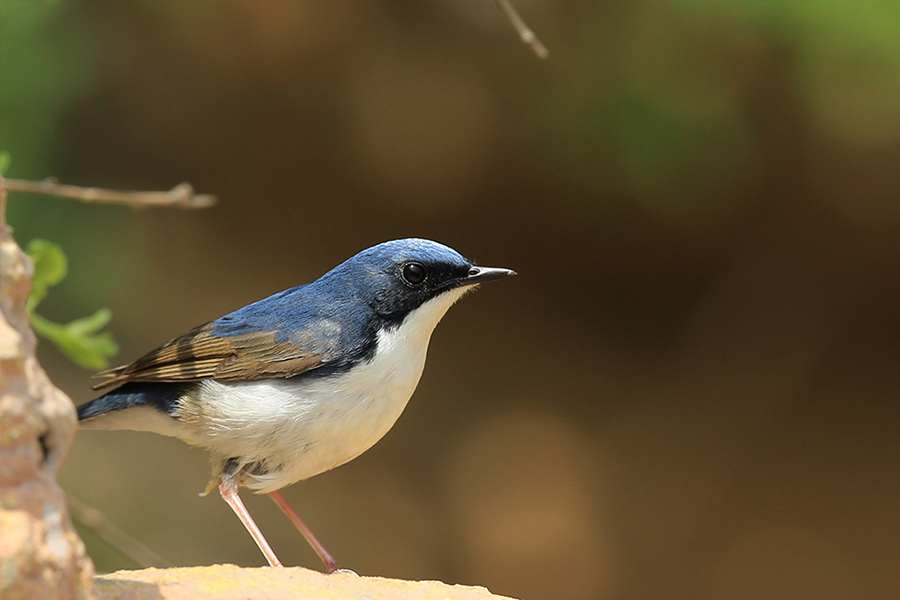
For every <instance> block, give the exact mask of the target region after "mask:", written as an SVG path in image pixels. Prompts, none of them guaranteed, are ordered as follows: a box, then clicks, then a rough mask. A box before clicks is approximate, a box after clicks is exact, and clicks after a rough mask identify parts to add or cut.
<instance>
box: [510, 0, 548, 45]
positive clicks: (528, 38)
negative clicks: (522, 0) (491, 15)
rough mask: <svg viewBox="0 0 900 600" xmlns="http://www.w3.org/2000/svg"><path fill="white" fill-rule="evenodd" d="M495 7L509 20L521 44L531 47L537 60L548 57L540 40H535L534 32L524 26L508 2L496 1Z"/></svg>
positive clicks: (523, 22)
mask: <svg viewBox="0 0 900 600" xmlns="http://www.w3.org/2000/svg"><path fill="white" fill-rule="evenodd" d="M497 6H499V7H500V10H502V11H503V14H505V15H506V18H507V19H509V22H510V23H511V24H512V26H513V27H514V28H515V30H516V31H517V32H518V34H519V39H521V40H522V43H523V44H528V45H529V46H531V49H532V50H534V53H535V54H537V55H538V58H547V57H548V56H550V52H549V51H548V50H547V48H546V47H545V46H544V45H543V44H542V43H541V40H539V39H537V36H536V35H534V32H533V31H531V30H530V29H529V28H528V25H526V24H525V21H523V20H522V17H520V16H519V13H518V12H516V9H515V8H513V5H512V4H510V3H509V0H497Z"/></svg>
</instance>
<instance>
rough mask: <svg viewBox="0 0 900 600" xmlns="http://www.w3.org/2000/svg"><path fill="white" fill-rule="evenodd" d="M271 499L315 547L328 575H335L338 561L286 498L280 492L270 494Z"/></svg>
mask: <svg viewBox="0 0 900 600" xmlns="http://www.w3.org/2000/svg"><path fill="white" fill-rule="evenodd" d="M269 498H271V499H272V500H273V501H274V502H275V504H277V505H278V508H280V509H281V510H282V512H284V515H285V516H286V517H287V518H288V519H290V521H291V523H293V524H294V526H295V527H296V528H297V529H299V530H300V533H302V534H303V537H304V538H306V541H307V542H309V545H310V546H312V547H313V550H315V551H316V554H318V555H319V558H321V559H322V563H324V565H325V572H326V573H334V572H335V571H337V570H338V569H339V567H338V564H337V561H335V560H334V557H333V556H331V554H330V553H329V552H328V550H326V549H325V546H323V545H322V542H320V541H319V540H318V538H316V536H315V535H313V532H312V531H311V530H310V528H309V527H307V526H306V523H304V522H303V520H302V519H301V518H300V515H298V514H297V513H296V512H295V511H294V509H293V508H291V505H290V504H288V503H287V500H285V499H284V496H282V495H281V493H279V492H269Z"/></svg>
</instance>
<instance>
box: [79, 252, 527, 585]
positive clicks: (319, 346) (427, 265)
mask: <svg viewBox="0 0 900 600" xmlns="http://www.w3.org/2000/svg"><path fill="white" fill-rule="evenodd" d="M510 275H515V272H514V271H511V270H509V269H500V268H491V267H479V266H475V265H474V264H473V263H472V261H470V260H467V259H465V258H463V257H462V256H461V255H460V254H459V253H458V252H456V251H455V250H453V249H452V248H449V247H447V246H444V245H443V244H439V243H437V242H432V241H429V240H422V239H403V240H394V241H391V242H385V243H382V244H378V245H377V246H373V247H371V248H368V249H367V250H363V251H362V252H360V253H359V254H357V255H356V256H354V257H353V258H351V259H349V260H347V261H345V262H344V263H342V264H340V265H338V266H337V267H335V268H334V269H332V270H331V271H329V272H328V273H326V274H325V275H323V276H322V277H320V278H319V279H317V280H316V281H314V282H312V283H308V284H306V285H301V286H298V287H295V288H291V289H289V290H285V291H283V292H280V293H278V294H275V295H274V296H270V297H268V298H266V299H264V300H260V301H259V302H254V303H253V304H250V305H248V306H245V307H244V308H241V309H239V310H236V311H234V312H233V313H231V314H228V315H225V316H224V317H222V318H220V319H217V320H215V321H212V322H210V323H207V324H206V325H201V326H200V327H197V328H195V329H192V330H191V331H189V332H187V333H186V334H184V335H182V336H181V337H179V338H176V339H174V340H172V341H170V342H169V343H167V344H164V345H163V346H161V347H160V348H158V349H156V350H154V351H152V352H150V353H148V354H146V355H144V356H143V357H141V358H139V359H138V360H136V361H134V362H133V363H131V364H130V365H126V366H123V367H118V368H115V369H111V370H109V371H105V372H103V373H101V374H100V375H101V376H103V377H106V381H103V382H102V383H100V384H98V385H96V386H94V389H102V388H106V387H110V386H119V387H117V388H116V389H114V390H112V391H110V392H107V393H106V394H105V395H103V396H101V397H99V398H97V399H96V400H93V401H91V402H88V403H87V404H83V405H81V406H79V407H78V420H79V421H80V422H81V426H82V427H84V428H91V429H131V430H137V431H152V432H155V433H159V434H162V435H168V436H173V437H177V438H179V439H182V440H184V441H185V442H187V443H189V444H192V445H195V446H202V447H204V448H206V449H208V450H209V452H210V461H211V463H212V479H211V481H210V484H209V486H207V489H206V493H208V492H209V491H211V490H212V489H213V488H214V487H216V486H218V488H219V493H220V494H221V495H222V498H223V499H224V500H225V502H227V503H228V505H229V506H231V508H232V509H233V510H234V512H235V514H237V516H238V518H240V520H241V522H242V523H243V524H244V527H246V528H247V531H249V532H250V535H251V536H252V537H253V539H254V541H255V542H256V544H257V545H258V546H259V549H260V550H261V551H262V553H263V554H264V555H265V557H266V559H267V560H268V561H269V564H270V565H272V566H281V561H279V560H278V557H277V556H275V553H274V552H273V551H272V547H271V546H270V545H269V543H268V541H266V539H265V537H264V536H263V534H262V532H261V531H260V530H259V528H258V527H257V525H256V523H255V522H254V521H253V519H252V517H251V516H250V513H249V512H247V509H246V508H245V507H244V504H243V502H242V501H241V499H240V497H239V496H238V488H239V487H240V486H245V487H248V488H250V489H252V490H255V491H256V492H257V493H266V494H268V495H269V496H270V497H271V498H272V500H274V501H275V503H276V504H277V505H278V506H279V507H280V508H281V509H282V511H283V512H284V513H285V515H286V516H287V517H288V518H289V519H290V520H291V522H292V523H294V525H295V526H297V528H298V529H299V530H300V532H301V533H302V534H303V536H304V537H305V538H306V540H307V541H308V542H309V543H310V545H311V546H312V547H313V548H314V549H315V551H316V553H317V554H318V555H319V557H320V558H321V559H322V562H323V563H324V565H325V570H326V572H328V573H332V572H334V571H336V570H338V565H337V563H336V562H335V560H334V558H333V557H332V556H331V554H329V553H328V551H327V550H325V548H324V547H323V546H322V544H321V543H320V542H319V541H318V540H317V539H316V537H315V536H314V535H313V534H312V532H311V531H310V530H309V528H308V527H307V526H306V525H305V524H304V523H303V521H302V520H301V519H300V517H299V516H298V515H297V513H296V512H294V510H293V509H292V508H291V507H290V506H289V505H288V504H287V502H286V501H285V499H284V497H283V496H282V495H281V494H280V493H279V492H278V490H280V489H281V488H283V487H285V486H288V485H290V484H292V483H296V482H298V481H301V480H303V479H307V478H309V477H312V476H313V475H318V474H319V473H323V472H325V471H328V470H329V469H333V468H335V467H337V466H340V465H342V464H344V463H346V462H348V461H350V460H353V459H354V458H356V457H357V456H359V455H360V454H362V453H363V452H365V451H366V450H368V449H369V448H371V447H372V445H373V444H375V442H377V441H378V440H379V439H381V438H382V436H384V434H386V433H387V432H388V430H389V429H390V428H391V427H392V426H393V425H394V423H395V422H396V420H397V418H398V417H399V416H400V413H401V412H403V409H404V408H405V407H406V404H407V402H408V401H409V398H410V396H412V394H413V392H414V391H415V389H416V385H417V384H418V383H419V377H420V376H421V374H422V369H423V367H424V366H425V354H426V352H427V350H428V342H429V340H430V339H431V333H432V331H434V328H435V327H436V326H437V324H438V322H439V321H440V320H441V317H443V316H444V313H446V312H447V309H449V308H450V306H451V305H453V303H454V302H456V301H457V300H459V298H460V297H461V296H462V295H463V294H465V293H466V292H467V291H469V290H472V289H474V288H475V287H477V284H480V283H484V282H487V281H494V280H497V279H503V278H505V277H508V276H510Z"/></svg>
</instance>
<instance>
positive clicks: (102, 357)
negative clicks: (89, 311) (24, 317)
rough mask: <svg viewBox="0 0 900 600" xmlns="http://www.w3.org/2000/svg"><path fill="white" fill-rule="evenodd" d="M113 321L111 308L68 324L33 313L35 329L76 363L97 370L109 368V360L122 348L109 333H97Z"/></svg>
mask: <svg viewBox="0 0 900 600" xmlns="http://www.w3.org/2000/svg"><path fill="white" fill-rule="evenodd" d="M111 318H112V312H111V311H110V310H109V309H108V308H101V309H100V310H98V311H97V312H95V313H94V314H93V315H91V316H90V317H84V318H82V319H76V320H75V321H72V322H71V323H69V324H67V325H60V324H59V323H54V322H52V321H48V320H47V319H45V318H44V317H42V316H40V315H38V314H36V313H32V314H31V324H32V326H33V327H34V330H35V331H36V332H37V333H38V334H39V335H40V336H41V337H44V338H47V339H48V340H50V341H51V342H53V344H54V345H55V346H56V347H57V348H59V350H60V351H61V352H62V353H63V354H65V355H66V356H68V357H69V358H70V359H72V361H73V362H75V363H76V364H78V365H80V366H82V367H84V368H86V369H91V370H94V371H98V370H100V369H106V368H109V360H108V359H109V358H110V357H112V356H115V355H116V354H117V353H118V352H119V345H118V344H116V342H115V341H114V340H113V338H112V334H111V333H110V332H108V331H104V332H102V333H94V332H95V331H97V330H98V329H100V328H101V327H104V326H105V325H106V324H107V323H109V320H110V319H111Z"/></svg>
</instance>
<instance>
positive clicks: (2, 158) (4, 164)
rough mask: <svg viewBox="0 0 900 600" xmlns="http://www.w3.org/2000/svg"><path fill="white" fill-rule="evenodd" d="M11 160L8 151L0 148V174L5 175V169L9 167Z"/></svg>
mask: <svg viewBox="0 0 900 600" xmlns="http://www.w3.org/2000/svg"><path fill="white" fill-rule="evenodd" d="M11 162H12V157H10V155H9V152H7V151H6V150H0V175H6V170H7V169H8V168H9V165H10V163H11Z"/></svg>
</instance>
